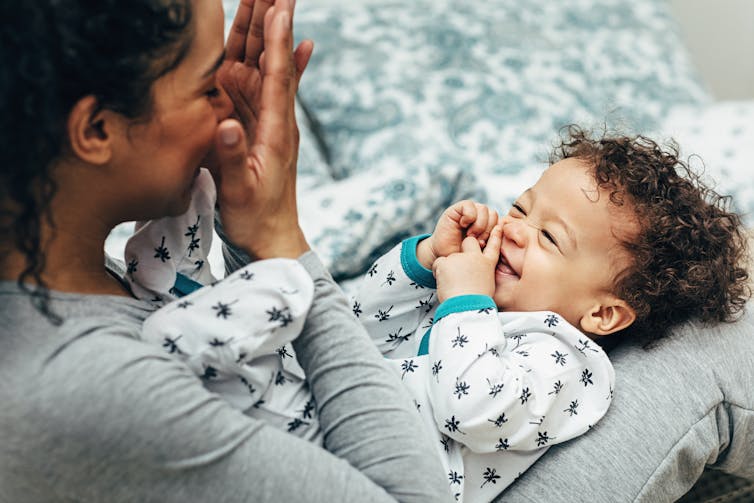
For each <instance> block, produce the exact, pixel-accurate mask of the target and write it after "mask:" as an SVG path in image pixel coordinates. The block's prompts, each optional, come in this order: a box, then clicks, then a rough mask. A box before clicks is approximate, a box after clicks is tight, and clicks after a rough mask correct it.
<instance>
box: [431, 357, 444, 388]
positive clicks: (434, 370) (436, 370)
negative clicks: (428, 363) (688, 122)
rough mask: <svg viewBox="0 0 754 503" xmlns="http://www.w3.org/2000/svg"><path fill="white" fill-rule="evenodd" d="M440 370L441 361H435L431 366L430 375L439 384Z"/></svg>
mask: <svg viewBox="0 0 754 503" xmlns="http://www.w3.org/2000/svg"><path fill="white" fill-rule="evenodd" d="M441 370H442V360H437V361H436V362H435V363H433V364H432V375H433V376H435V379H436V380H437V382H438V383H439V382H440V371H441Z"/></svg>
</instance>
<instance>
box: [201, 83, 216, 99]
mask: <svg viewBox="0 0 754 503" xmlns="http://www.w3.org/2000/svg"><path fill="white" fill-rule="evenodd" d="M204 94H205V95H206V96H207V97H208V98H217V97H218V96H220V88H219V87H217V86H212V87H211V88H210V89H208V90H207V91H205V93H204Z"/></svg>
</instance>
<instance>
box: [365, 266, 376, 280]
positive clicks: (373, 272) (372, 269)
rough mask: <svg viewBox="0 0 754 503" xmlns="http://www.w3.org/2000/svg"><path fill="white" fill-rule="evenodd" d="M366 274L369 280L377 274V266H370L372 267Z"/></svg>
mask: <svg viewBox="0 0 754 503" xmlns="http://www.w3.org/2000/svg"><path fill="white" fill-rule="evenodd" d="M367 274H368V275H369V277H370V278H371V277H372V276H374V275H375V274H377V264H372V267H370V268H369V270H368V271H367Z"/></svg>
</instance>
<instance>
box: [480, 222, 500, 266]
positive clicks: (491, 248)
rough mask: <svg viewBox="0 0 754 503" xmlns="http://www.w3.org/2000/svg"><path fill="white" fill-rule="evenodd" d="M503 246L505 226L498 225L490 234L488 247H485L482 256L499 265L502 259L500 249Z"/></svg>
mask: <svg viewBox="0 0 754 503" xmlns="http://www.w3.org/2000/svg"><path fill="white" fill-rule="evenodd" d="M502 245H503V226H502V225H496V226H495V227H493V228H492V231H491V232H490V237H489V239H488V240H487V245H486V246H485V247H484V251H483V252H482V254H483V255H484V256H485V257H486V258H488V259H490V260H491V261H494V262H496V263H497V261H498V260H499V259H500V247H501V246H502Z"/></svg>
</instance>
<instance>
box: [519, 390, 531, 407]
mask: <svg viewBox="0 0 754 503" xmlns="http://www.w3.org/2000/svg"><path fill="white" fill-rule="evenodd" d="M519 398H520V399H521V405H523V404H525V403H526V402H528V401H529V398H531V392H530V391H529V388H524V389H522V390H521V396H520V397H519Z"/></svg>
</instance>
